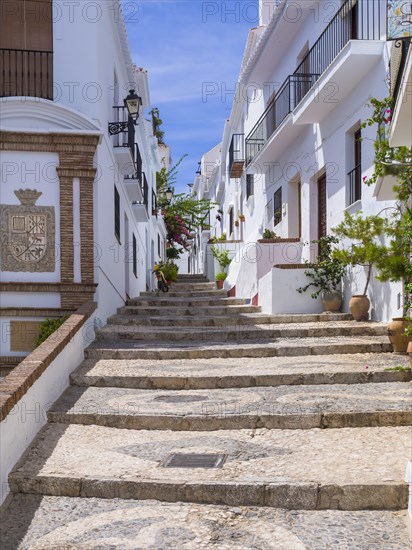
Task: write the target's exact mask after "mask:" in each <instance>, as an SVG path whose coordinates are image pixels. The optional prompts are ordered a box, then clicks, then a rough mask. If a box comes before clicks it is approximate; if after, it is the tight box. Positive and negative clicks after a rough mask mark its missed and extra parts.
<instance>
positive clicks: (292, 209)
mask: <svg viewBox="0 0 412 550" xmlns="http://www.w3.org/2000/svg"><path fill="white" fill-rule="evenodd" d="M288 210H289V211H288V237H290V238H299V239H300V238H301V237H302V199H301V181H300V179H297V178H296V179H294V180H292V181H290V182H289V184H288Z"/></svg>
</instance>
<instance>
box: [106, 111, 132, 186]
mask: <svg viewBox="0 0 412 550" xmlns="http://www.w3.org/2000/svg"><path fill="white" fill-rule="evenodd" d="M109 134H110V135H111V136H112V139H113V147H114V152H115V157H116V163H117V166H118V169H119V173H120V174H121V175H123V176H127V175H130V174H135V173H136V166H135V155H136V144H135V126H134V123H133V120H132V119H131V118H130V116H129V114H128V112H127V109H126V107H123V106H121V107H116V106H115V107H113V122H109Z"/></svg>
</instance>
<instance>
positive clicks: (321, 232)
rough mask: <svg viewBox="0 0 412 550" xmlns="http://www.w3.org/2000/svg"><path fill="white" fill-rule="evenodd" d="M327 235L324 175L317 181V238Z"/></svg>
mask: <svg viewBox="0 0 412 550" xmlns="http://www.w3.org/2000/svg"><path fill="white" fill-rule="evenodd" d="M326 235H327V188H326V173H325V174H323V175H322V176H321V177H320V178H319V179H318V235H317V238H318V239H320V238H321V237H326Z"/></svg>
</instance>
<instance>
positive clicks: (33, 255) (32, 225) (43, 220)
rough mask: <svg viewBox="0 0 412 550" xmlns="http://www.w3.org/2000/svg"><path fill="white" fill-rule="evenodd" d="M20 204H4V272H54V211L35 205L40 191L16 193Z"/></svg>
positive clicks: (2, 249) (2, 225)
mask: <svg viewBox="0 0 412 550" xmlns="http://www.w3.org/2000/svg"><path fill="white" fill-rule="evenodd" d="M14 193H15V195H16V197H17V198H18V199H19V200H20V203H21V204H20V205H18V206H15V205H1V232H2V243H1V245H2V246H1V268H2V270H3V271H31V272H42V271H54V269H55V213H54V207H53V206H36V201H37V199H38V198H39V197H40V196H41V194H42V193H41V192H40V191H36V190H35V189H19V190H18V191H15V192H14Z"/></svg>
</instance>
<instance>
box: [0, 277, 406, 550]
mask: <svg viewBox="0 0 412 550" xmlns="http://www.w3.org/2000/svg"><path fill="white" fill-rule="evenodd" d="M386 333H387V328H386V326H385V325H383V324H379V323H355V322H354V321H352V320H351V317H350V316H348V315H346V314H322V315H276V316H271V315H267V314H262V313H261V312H260V308H259V307H256V306H252V305H250V304H247V303H245V301H244V300H241V299H239V298H228V297H227V296H226V294H225V293H224V292H222V291H217V290H215V289H214V284H213V283H210V282H208V281H207V280H206V279H205V278H204V277H202V276H181V277H180V278H179V281H178V282H177V283H176V284H175V285H174V286H173V287H172V289H171V292H169V294H168V295H164V294H161V295H156V294H152V293H145V294H144V295H142V296H141V297H139V298H137V299H134V300H130V301H129V303H128V304H127V305H126V306H125V307H124V308H121V309H120V310H119V311H118V313H117V315H114V316H113V317H112V318H111V319H109V321H108V324H107V326H106V327H104V328H103V329H102V330H101V331H100V332H99V334H98V335H97V338H96V341H95V342H94V343H93V344H92V345H91V346H90V347H89V348H88V349H87V350H86V358H85V361H84V363H83V364H82V365H81V366H80V367H79V368H78V369H77V370H76V371H75V372H74V373H73V374H72V376H71V386H70V387H69V389H68V390H67V391H66V392H65V393H64V394H63V396H62V397H61V398H60V400H58V401H57V402H56V403H55V404H54V405H53V406H52V407H51V408H50V410H49V411H48V424H47V426H46V427H45V428H44V429H43V430H42V431H41V433H40V434H39V436H38V437H37V438H36V440H35V441H34V442H33V444H32V445H31V447H30V448H29V449H28V451H27V452H26V454H25V456H24V457H23V458H22V460H21V461H20V463H19V464H18V465H17V466H16V468H15V470H14V472H12V474H11V475H10V485H11V488H12V490H13V492H14V493H15V494H14V497H13V500H12V502H11V504H10V505H9V507H8V509H7V510H6V512H5V515H4V517H3V518H2V522H1V527H0V547H1V548H2V550H7V549H14V548H34V549H36V548H39V549H40V548H42V549H44V548H49V549H52V548H53V549H60V548H61V549H63V548H65V549H66V548H76V549H77V548H96V549H106V548H107V549H109V548H110V549H111V548H119V549H120V548H122V549H123V548H136V549H137V548H151V549H152V548H153V549H163V548H164V549H166V548H179V549H180V548H188V549H191V548H193V549H194V548H216V549H220V548H224V549H226V548H227V549H236V550H238V549H245V550H246V549H272V548H273V549H276V550H279V549H280V550H295V549H297V550H299V549H310V550H311V549H316V550H317V549H329V548H339V550H340V549H341V548H342V549H343V548H347V549H349V548H351V549H354V548H356V549H358V548H359V549H369V548H373V549H374V550H375V549H380V548H382V549H389V548H390V549H391V550H392V549H401V548H402V549H403V548H407V547H409V542H408V541H409V539H408V534H407V528H406V513H405V509H406V508H407V498H408V495H407V493H408V489H407V485H406V483H405V481H404V473H405V468H406V463H407V460H408V459H409V453H410V442H411V430H410V426H411V424H412V407H411V394H410V380H411V373H410V370H409V371H407V370H405V369H404V368H402V366H406V365H407V361H406V360H405V359H403V358H402V357H399V356H394V355H393V354H391V353H389V352H390V345H389V344H388V339H387V335H386Z"/></svg>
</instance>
